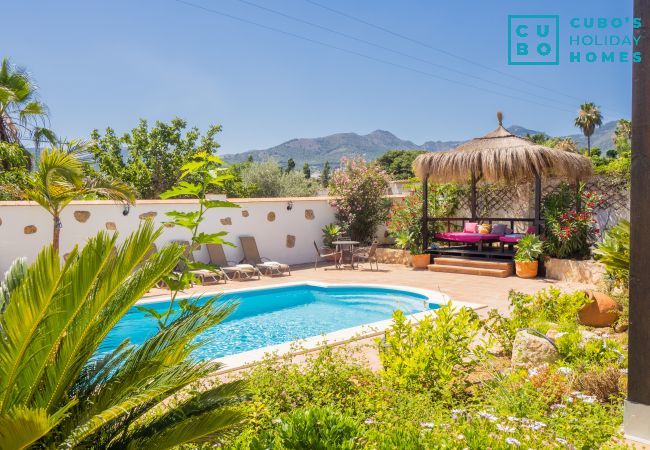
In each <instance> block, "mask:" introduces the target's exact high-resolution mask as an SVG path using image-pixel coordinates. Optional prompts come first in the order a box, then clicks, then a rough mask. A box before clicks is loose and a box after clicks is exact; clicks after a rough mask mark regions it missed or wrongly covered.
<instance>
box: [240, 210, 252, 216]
mask: <svg viewBox="0 0 650 450" xmlns="http://www.w3.org/2000/svg"><path fill="white" fill-rule="evenodd" d="M249 215H250V214H249V212H248V210H247V209H242V210H241V216H242V217H248V216H249Z"/></svg>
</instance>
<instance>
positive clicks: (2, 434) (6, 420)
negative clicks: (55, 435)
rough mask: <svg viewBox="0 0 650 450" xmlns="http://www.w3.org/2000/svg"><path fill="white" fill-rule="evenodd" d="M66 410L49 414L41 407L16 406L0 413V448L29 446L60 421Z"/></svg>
mask: <svg viewBox="0 0 650 450" xmlns="http://www.w3.org/2000/svg"><path fill="white" fill-rule="evenodd" d="M70 406H71V405H70ZM66 411H67V408H65V409H61V410H60V411H58V412H57V413H56V414H53V415H50V414H48V413H47V411H45V409H43V408H27V407H25V406H16V407H14V408H12V409H11V410H10V411H9V412H8V413H4V414H0V448H3V449H23V448H30V447H31V446H32V444H34V443H35V442H36V441H38V440H39V439H41V438H42V437H43V436H45V435H46V434H47V433H48V432H49V431H50V430H52V429H53V428H54V427H55V426H57V425H58V424H59V423H60V422H61V420H62V419H63V418H64V417H65V414H66Z"/></svg>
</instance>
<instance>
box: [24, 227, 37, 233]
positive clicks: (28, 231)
mask: <svg viewBox="0 0 650 450" xmlns="http://www.w3.org/2000/svg"><path fill="white" fill-rule="evenodd" d="M23 231H24V233H25V234H34V233H36V231H38V228H36V225H27V226H26V227H25V228H24V229H23Z"/></svg>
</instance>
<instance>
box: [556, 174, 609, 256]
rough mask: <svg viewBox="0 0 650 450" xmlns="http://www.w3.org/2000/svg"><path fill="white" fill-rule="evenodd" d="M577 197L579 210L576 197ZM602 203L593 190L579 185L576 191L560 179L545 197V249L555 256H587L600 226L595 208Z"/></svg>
mask: <svg viewBox="0 0 650 450" xmlns="http://www.w3.org/2000/svg"><path fill="white" fill-rule="evenodd" d="M578 198H580V203H581V209H580V210H579V208H578V204H577V199H578ZM601 203H602V199H601V197H600V196H599V195H598V194H597V193H595V192H589V191H585V190H584V188H583V187H580V189H579V193H578V195H576V194H575V192H573V191H572V190H571V189H570V187H569V186H568V185H567V184H565V183H563V184H562V185H560V189H559V190H558V191H557V192H553V193H551V194H549V195H547V196H546V198H545V199H544V205H543V206H544V219H545V221H546V252H547V254H548V255H549V256H553V257H556V258H586V257H588V256H589V255H590V252H591V245H592V244H593V243H594V242H595V241H596V238H597V236H598V234H599V233H600V230H599V229H598V224H597V221H596V219H595V213H594V210H595V209H596V208H598V206H600V204H601Z"/></svg>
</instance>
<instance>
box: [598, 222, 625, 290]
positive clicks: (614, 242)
mask: <svg viewBox="0 0 650 450" xmlns="http://www.w3.org/2000/svg"><path fill="white" fill-rule="evenodd" d="M594 259H596V260H597V261H600V262H601V263H603V264H604V265H605V268H606V270H607V275H608V277H609V278H610V279H611V280H612V281H613V282H614V284H615V285H617V286H619V287H623V288H627V286H628V285H629V283H630V222H628V221H627V220H621V221H620V222H619V223H618V224H616V226H614V227H612V228H611V229H609V230H608V231H607V232H606V233H605V236H604V237H603V240H602V242H600V243H599V244H598V245H596V248H595V249H594Z"/></svg>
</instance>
